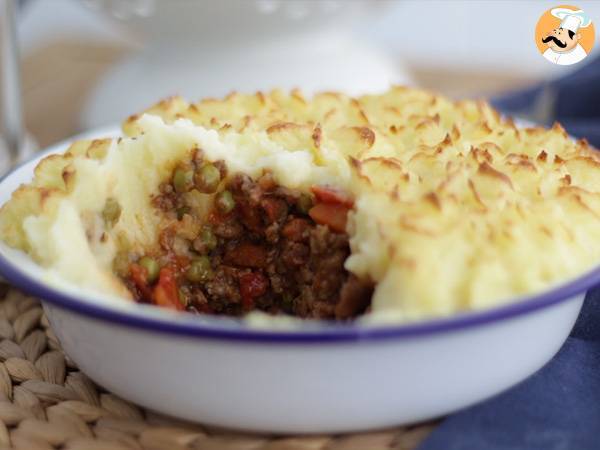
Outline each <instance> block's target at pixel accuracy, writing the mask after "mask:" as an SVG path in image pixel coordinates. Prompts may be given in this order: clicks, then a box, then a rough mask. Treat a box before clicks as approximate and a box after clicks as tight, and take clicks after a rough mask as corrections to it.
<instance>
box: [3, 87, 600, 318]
mask: <svg viewBox="0 0 600 450" xmlns="http://www.w3.org/2000/svg"><path fill="white" fill-rule="evenodd" d="M123 130H124V132H125V135H126V137H124V138H121V139H118V140H96V141H84V142H77V143H75V144H73V145H72V146H71V148H70V149H69V151H67V153H65V154H64V155H53V156H50V157H48V158H46V159H44V160H43V161H41V162H40V164H39V165H38V167H37V169H36V174H35V178H34V180H33V182H32V183H31V184H30V185H27V186H22V187H21V188H20V189H19V190H17V191H16V192H15V193H14V194H13V198H12V200H11V201H9V202H8V203H7V204H5V205H4V207H3V208H2V210H1V211H0V237H1V238H2V239H3V240H4V241H5V242H7V243H8V244H9V245H11V246H13V247H16V248H19V249H22V250H24V251H26V252H28V253H29V254H31V256H32V257H33V258H34V259H35V260H36V261H38V262H39V263H40V264H42V265H43V266H45V267H47V268H48V269H49V270H53V271H55V272H57V273H59V274H60V275H61V276H63V277H64V278H66V279H69V280H71V281H73V282H75V283H79V284H82V285H85V286H88V287H93V288H95V289H98V290H102V291H105V292H111V293H117V294H119V295H122V296H128V295H129V293H128V291H127V290H126V289H124V288H123V285H122V283H121V282H120V281H119V279H117V278H116V277H114V276H113V275H112V270H111V267H112V264H113V259H114V257H115V255H116V253H117V251H118V250H121V249H123V248H127V249H129V250H133V251H143V250H144V249H147V248H149V247H152V246H156V245H157V240H158V230H160V228H161V226H162V225H161V224H164V221H165V220H166V219H165V217H163V216H161V214H159V213H157V211H156V209H155V208H153V207H152V204H151V199H152V197H153V196H155V195H157V193H158V188H159V185H160V184H161V183H162V182H164V181H165V180H166V179H168V177H169V176H170V174H171V172H172V171H173V168H174V167H176V166H177V164H178V163H179V162H180V161H182V160H185V159H186V158H189V157H190V152H192V151H194V149H201V150H202V152H203V154H204V156H205V158H206V159H208V160H210V161H217V160H223V161H225V162H226V163H227V166H228V170H230V171H231V172H242V173H245V174H247V175H249V176H251V177H253V178H256V177H258V176H260V175H261V174H262V173H263V172H264V170H269V171H270V172H271V173H272V174H273V177H274V178H275V180H276V181H277V183H278V184H279V185H281V186H285V187H289V188H293V189H301V190H306V191H309V189H310V187H311V186H314V185H328V186H335V187H337V188H340V189H343V190H345V191H347V192H349V193H351V194H352V196H353V197H354V199H355V203H354V209H353V211H352V212H351V213H350V217H349V221H348V228H347V231H348V233H349V236H350V247H351V255H350V257H349V258H348V259H347V261H346V268H347V269H348V270H349V271H350V272H352V273H353V274H355V275H356V276H358V277H359V278H365V279H369V280H372V281H373V282H374V283H375V291H374V294H373V298H372V304H371V312H370V315H371V316H372V317H373V319H374V320H392V321H393V320H415V319H419V318H422V317H428V316H441V315H448V314H451V313H455V312H458V311H465V310H471V309H479V308H485V307H489V306H492V305H496V304H498V303H501V302H505V301H508V300H510V299H511V298H512V299H514V298H515V297H518V296H522V295H526V294H531V293H535V292H539V291H541V290H544V289H547V288H549V287H551V286H552V285H555V284H557V283H560V282H563V281H566V280H568V279H571V278H573V277H575V276H577V275H580V274H582V273H584V272H585V271H586V270H589V269H591V268H592V267H594V266H595V265H597V264H598V263H599V262H600V157H599V156H598V153H596V152H595V151H594V150H593V149H592V148H590V147H589V146H588V145H587V144H586V142H585V141H573V140H571V139H570V138H569V137H568V136H567V135H566V133H565V132H564V130H563V129H562V128H561V127H560V126H559V125H555V126H554V127H552V129H543V128H523V129H519V128H518V127H516V126H515V125H514V123H513V122H512V121H511V120H510V119H505V118H502V117H500V116H499V114H498V113H497V112H496V111H494V110H493V109H492V108H491V107H489V106H488V105H487V104H485V103H481V102H473V101H463V102H452V101H450V100H448V99H445V98H443V97H440V96H436V95H433V94H430V93H427V92H424V91H419V90H412V89H406V88H394V89H392V90H390V91H389V92H387V93H386V94H383V95H379V96H364V97H360V98H357V99H353V98H350V97H346V96H344V95H341V94H335V93H323V94H319V95H317V96H315V97H314V98H312V99H310V100H309V99H305V98H304V97H302V96H301V95H300V94H299V93H297V92H291V93H289V94H288V93H283V92H279V91H274V92H272V93H270V94H269V95H264V94H260V93H258V94H256V95H240V94H232V95H230V96H228V97H227V98H225V99H223V100H212V99H208V100H203V101H201V102H199V103H195V104H189V103H187V102H186V101H184V100H183V99H181V98H178V97H176V98H171V99H168V100H166V101H163V102H161V103H159V104H157V105H156V106H155V107H153V108H150V109H149V110H148V111H146V112H145V113H143V114H140V115H137V116H133V117H131V118H129V119H128V120H127V121H126V122H125V123H124V125H123ZM108 199H113V200H116V201H117V202H118V204H119V206H120V216H119V218H118V221H116V223H115V224H114V225H113V226H111V227H107V226H106V223H105V221H104V220H102V211H103V209H104V208H105V205H106V203H107V200H108Z"/></svg>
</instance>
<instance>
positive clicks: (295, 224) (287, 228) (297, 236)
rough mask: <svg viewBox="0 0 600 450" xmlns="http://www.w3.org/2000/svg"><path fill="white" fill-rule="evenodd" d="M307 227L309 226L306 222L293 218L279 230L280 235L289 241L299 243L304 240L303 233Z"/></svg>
mask: <svg viewBox="0 0 600 450" xmlns="http://www.w3.org/2000/svg"><path fill="white" fill-rule="evenodd" d="M309 226H310V225H309V223H308V221H307V220H305V219H299V218H295V219H292V220H290V221H289V222H287V223H286V224H285V225H284V226H283V228H282V229H281V234H282V235H283V236H284V237H286V238H287V239H289V240H290V241H294V242H300V241H302V240H304V232H305V231H306V230H307V229H308V227H309Z"/></svg>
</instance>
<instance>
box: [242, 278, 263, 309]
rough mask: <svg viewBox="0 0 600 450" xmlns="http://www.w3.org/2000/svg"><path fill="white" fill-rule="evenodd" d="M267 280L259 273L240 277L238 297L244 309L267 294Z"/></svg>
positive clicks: (250, 306)
mask: <svg viewBox="0 0 600 450" xmlns="http://www.w3.org/2000/svg"><path fill="white" fill-rule="evenodd" d="M268 286H269V280H268V279H267V277H265V276H264V275H263V274H262V273H260V272H249V273H245V274H243V275H241V276H240V295H241V296H242V304H243V305H244V307H245V308H246V309H250V308H252V307H253V306H254V299H255V298H257V297H260V296H261V295H264V294H265V293H266V292H267V287H268Z"/></svg>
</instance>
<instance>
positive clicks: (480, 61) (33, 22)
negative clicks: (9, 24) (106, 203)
mask: <svg viewBox="0 0 600 450" xmlns="http://www.w3.org/2000/svg"><path fill="white" fill-rule="evenodd" d="M577 5H578V6H580V7H581V8H583V9H585V10H586V11H587V12H588V14H590V16H592V17H593V18H594V19H596V20H597V21H598V20H600V2H593V1H579V2H578V3H577ZM550 6H552V4H549V3H548V2H545V1H522V0H514V1H509V0H488V1H483V0H482V1H475V0H471V1H466V0H465V1H443V0H425V1H422V0H421V1H419V0H399V1H385V0H355V1H352V0H339V1H335V0H309V1H307V0H298V1H294V0H221V1H215V0H213V1H208V0H170V1H166V0H85V1H84V0H27V1H26V2H25V3H24V5H22V9H21V11H20V17H19V24H18V27H19V28H18V29H19V39H20V45H21V54H22V57H23V93H24V103H25V118H26V123H27V125H28V127H29V129H30V131H31V132H32V133H33V134H34V135H35V136H36V137H37V139H38V140H39V142H40V143H41V144H42V145H47V144H49V143H52V142H55V141H57V140H59V139H63V138H65V137H68V136H69V135H71V134H73V133H74V132H76V131H80V130H83V129H88V128H90V127H95V126H98V125H102V124H107V123H115V122H117V121H120V120H122V119H123V118H124V117H125V116H127V115H128V114H131V113H133V112H136V111H138V110H140V109H141V108H144V107H147V106H149V105H150V104H152V103H153V102H155V101H156V100H158V99H160V98H161V97H165V96H168V95H173V94H181V95H184V96H186V97H189V98H190V99H197V98H200V97H203V96H221V95H224V94H226V93H228V92H230V91H231V90H242V91H254V90H256V89H270V88H273V87H276V86H278V87H283V88H292V87H299V88H301V89H302V90H303V91H305V92H307V93H310V92H312V91H314V90H322V89H338V90H344V91H347V92H349V93H352V94H358V93H362V92H377V91H382V90H384V89H386V87H387V86H388V85H389V84H390V83H400V84H411V85H417V86H422V87H426V88H430V89H433V90H436V91H439V92H442V93H445V94H448V95H451V96H455V97H465V96H487V95H491V94H495V93H498V92H502V91H507V90H511V89H515V88H518V87H522V86H526V85H528V84H531V83H534V82H537V81H539V80H541V79H551V78H556V77H558V76H560V75H561V74H564V73H565V72H566V71H568V70H569V68H568V67H561V66H554V65H552V64H549V63H548V62H547V61H545V60H544V59H543V58H542V57H541V56H540V55H539V53H538V52H537V49H536V46H535V43H534V37H533V36H534V29H535V25H536V22H537V20H538V18H539V16H540V15H541V14H542V12H543V11H545V10H546V9H547V8H548V7H550ZM595 51H598V49H596V50H595Z"/></svg>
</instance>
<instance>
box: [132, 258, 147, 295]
mask: <svg viewBox="0 0 600 450" xmlns="http://www.w3.org/2000/svg"><path fill="white" fill-rule="evenodd" d="M129 276H130V277H131V280H132V281H133V283H134V284H135V287H137V288H138V289H139V291H140V293H141V294H142V297H143V298H144V299H145V300H150V299H151V298H152V289H151V288H150V285H149V284H148V272H147V271H146V268H144V267H142V266H140V265H139V264H135V263H133V264H131V265H130V266H129Z"/></svg>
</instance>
